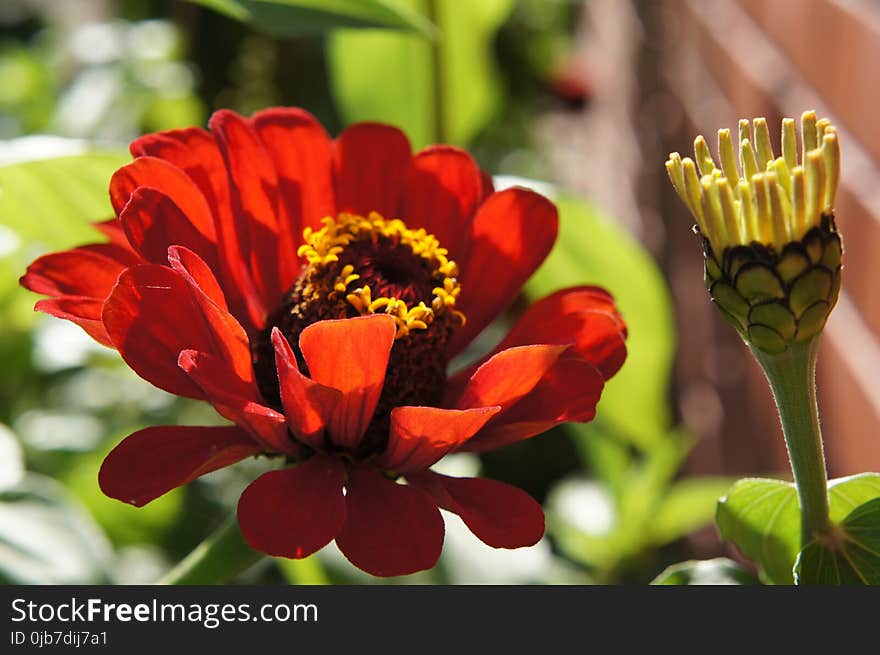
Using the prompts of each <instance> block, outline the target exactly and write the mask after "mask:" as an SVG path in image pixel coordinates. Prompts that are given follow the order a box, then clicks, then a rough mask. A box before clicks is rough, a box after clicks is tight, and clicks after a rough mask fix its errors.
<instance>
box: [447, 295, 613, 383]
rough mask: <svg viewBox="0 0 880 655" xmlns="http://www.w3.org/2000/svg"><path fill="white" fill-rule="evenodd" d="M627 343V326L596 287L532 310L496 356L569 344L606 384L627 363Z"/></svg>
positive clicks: (553, 297) (558, 297)
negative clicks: (539, 346) (517, 349)
mask: <svg viewBox="0 0 880 655" xmlns="http://www.w3.org/2000/svg"><path fill="white" fill-rule="evenodd" d="M625 339H626V325H625V324H624V322H623V319H622V318H621V316H620V314H619V313H618V312H617V309H616V307H615V306H614V299H613V298H612V297H611V295H610V294H609V293H608V292H606V291H604V290H603V289H599V288H597V287H575V288H571V289H563V290H561V291H557V292H556V293H554V294H552V295H550V296H547V297H546V298H543V299H542V300H539V301H538V302H536V303H535V304H533V305H532V306H530V307H529V308H528V309H527V310H526V312H525V313H524V314H523V315H522V316H521V317H520V318H519V320H517V322H516V324H515V325H514V326H513V328H512V329H511V330H510V332H509V333H508V334H507V336H506V337H505V338H504V340H503V341H502V342H501V343H500V344H499V345H498V346H497V348H495V351H494V352H498V351H501V350H504V349H505V348H511V347H513V346H522V345H527V344H530V343H558V344H563V343H570V344H572V351H573V352H575V353H577V354H578V355H579V356H580V357H581V358H583V359H585V360H586V361H588V362H590V363H591V364H593V365H594V366H596V368H598V369H599V370H600V371H601V372H602V374H603V376H604V377H605V379H606V380H607V379H608V378H610V377H611V376H612V375H614V374H615V373H616V372H617V371H618V370H619V369H620V367H621V366H622V365H623V362H624V360H625V359H626V342H625ZM474 368H476V365H475V366H474ZM456 377H457V376H456Z"/></svg>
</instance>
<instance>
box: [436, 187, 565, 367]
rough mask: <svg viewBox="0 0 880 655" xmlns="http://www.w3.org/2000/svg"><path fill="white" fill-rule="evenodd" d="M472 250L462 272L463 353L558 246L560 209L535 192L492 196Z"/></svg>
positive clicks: (456, 342) (456, 343)
mask: <svg viewBox="0 0 880 655" xmlns="http://www.w3.org/2000/svg"><path fill="white" fill-rule="evenodd" d="M472 225H473V227H472V228H471V246H470V251H469V254H468V259H467V260H466V261H459V262H458V263H459V265H460V266H461V284H462V292H461V301H460V302H459V304H458V309H459V310H461V311H462V312H463V313H464V315H465V316H466V317H467V324H466V325H465V326H464V327H462V328H459V329H458V331H457V332H456V333H455V336H454V337H453V341H452V345H451V352H452V353H458V352H460V351H461V350H462V349H463V348H464V347H465V346H466V345H467V344H468V343H470V341H471V340H472V339H473V338H474V337H475V336H477V335H478V334H479V333H480V332H482V331H483V328H485V327H486V326H487V325H488V324H489V323H491V322H492V321H493V320H494V319H495V318H496V317H497V316H498V315H499V314H500V313H501V312H503V311H504V310H506V309H507V308H508V307H510V305H511V303H512V302H513V301H514V299H515V298H516V296H517V294H518V293H519V292H520V289H521V288H522V286H523V284H524V283H525V281H526V280H527V279H528V278H529V276H531V274H532V273H533V272H534V271H535V269H537V268H538V266H539V265H540V264H541V262H543V261H544V258H545V257H546V256H547V255H548V254H549V252H550V249H551V248H552V247H553V243H554V242H555V241H556V234H557V231H558V218H557V213H556V207H555V206H554V205H553V203H551V202H550V201H549V200H547V199H546V198H545V197H544V196H541V195H539V194H537V193H535V192H533V191H528V190H527V189H519V188H516V189H507V190H506V191H499V192H498V193H493V194H492V195H491V196H489V197H488V198H487V199H486V201H485V202H484V203H483V204H482V205H481V206H480V208H479V209H478V210H477V213H476V215H475V216H474V219H473V224H472Z"/></svg>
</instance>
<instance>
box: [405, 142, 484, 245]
mask: <svg viewBox="0 0 880 655" xmlns="http://www.w3.org/2000/svg"><path fill="white" fill-rule="evenodd" d="M482 200H483V178H482V172H481V171H480V169H479V168H478V167H477V165H476V163H475V162H474V160H473V159H472V158H471V156H470V155H469V154H468V153H466V152H465V151H464V150H460V149H459V148H454V147H452V146H432V147H430V148H426V149H425V150H422V151H421V152H420V153H419V154H417V155H416V156H415V157H414V158H413V160H412V164H411V165H410V169H409V171H408V173H407V177H406V185H405V188H404V192H403V202H402V203H401V204H402V208H401V212H400V214H401V216H402V217H403V219H404V220H405V221H406V222H407V224H408V225H410V226H411V227H423V228H425V229H426V230H427V231H428V232H429V233H431V234H433V235H434V236H436V237H437V239H438V240H439V241H440V245H441V246H443V247H444V248H446V249H448V250H449V253H450V254H449V257H450V259H454V260H456V261H459V262H461V261H463V260H464V257H465V253H464V252H462V250H463V248H464V246H465V243H466V242H467V234H468V233H469V232H470V219H471V217H472V216H473V214H474V211H475V210H476V208H477V206H478V205H479V204H480V202H481V201H482Z"/></svg>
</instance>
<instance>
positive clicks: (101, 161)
mask: <svg viewBox="0 0 880 655" xmlns="http://www.w3.org/2000/svg"><path fill="white" fill-rule="evenodd" d="M130 160H131V157H130V156H129V155H128V154H127V153H125V152H124V151H113V152H107V151H90V152H84V153H83V154H79V155H72V156H67V157H58V158H52V159H40V160H36V161H24V162H20V163H15V164H9V165H7V166H0V220H2V224H3V225H4V226H6V227H7V228H9V229H10V230H12V231H13V232H15V234H16V235H17V236H18V238H19V239H20V240H21V241H22V242H25V243H29V244H34V243H37V244H41V245H42V246H43V247H45V248H66V247H70V246H73V245H77V244H79V243H82V242H84V241H86V240H100V239H101V237H100V235H99V234H98V233H97V232H95V231H94V229H92V228H91V226H90V223H91V222H93V221H99V220H102V219H105V218H109V217H111V216H112V215H113V210H112V208H111V207H110V196H109V194H108V192H107V188H108V185H109V182H110V176H111V175H112V174H113V172H114V171H115V170H116V169H117V168H119V167H120V166H122V165H123V164H125V163H126V162H128V161H130Z"/></svg>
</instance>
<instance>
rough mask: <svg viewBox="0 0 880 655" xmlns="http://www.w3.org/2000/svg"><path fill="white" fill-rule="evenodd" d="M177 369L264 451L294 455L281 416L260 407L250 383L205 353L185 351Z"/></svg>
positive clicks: (259, 401)
mask: <svg viewBox="0 0 880 655" xmlns="http://www.w3.org/2000/svg"><path fill="white" fill-rule="evenodd" d="M178 365H179V366H180V368H182V369H183V371H184V372H185V373H186V374H187V375H188V376H189V377H190V379H191V380H192V381H193V382H195V383H196V384H197V385H198V386H199V387H200V388H201V389H202V391H203V392H204V396H205V398H206V399H207V400H208V402H210V403H211V404H212V405H214V407H215V408H216V409H217V411H218V412H219V413H220V415H221V416H223V417H224V418H227V419H229V420H230V421H232V422H233V423H235V424H236V425H238V426H240V427H242V428H244V429H245V430H247V431H248V432H249V433H250V435H251V436H252V437H253V438H254V441H256V442H258V443H262V444H263V445H264V446H265V447H266V449H267V450H271V451H275V452H279V453H287V454H296V453H298V452H299V448H298V447H297V446H296V444H295V443H294V442H293V441H292V440H291V439H290V437H289V436H288V434H287V421H286V420H285V418H284V415H283V414H281V413H279V412H276V411H275V410H274V409H272V408H271V407H266V406H265V405H263V404H262V399H261V398H260V394H259V391H258V390H257V388H256V386H255V385H254V384H253V382H251V383H248V382H245V381H244V380H242V379H241V378H240V377H238V376H237V375H236V374H235V372H234V371H232V370H231V369H230V368H229V366H228V365H227V364H226V362H225V361H223V360H221V359H218V358H217V357H214V356H213V355H209V354H207V353H200V352H196V351H195V350H184V351H183V352H181V353H180V357H179V358H178Z"/></svg>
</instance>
